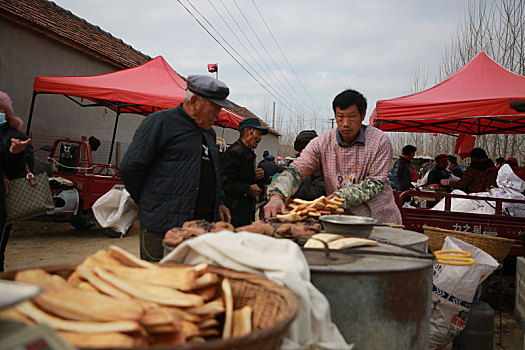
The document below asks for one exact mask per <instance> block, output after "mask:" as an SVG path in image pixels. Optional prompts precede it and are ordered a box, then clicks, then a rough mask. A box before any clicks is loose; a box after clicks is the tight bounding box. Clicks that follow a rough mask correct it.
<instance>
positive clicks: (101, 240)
mask: <svg viewBox="0 0 525 350" xmlns="http://www.w3.org/2000/svg"><path fill="white" fill-rule="evenodd" d="M109 245H117V246H119V247H121V248H123V249H126V250H127V251H129V252H131V253H133V254H135V255H137V256H138V255H139V225H138V222H135V224H134V226H133V228H132V229H131V231H130V232H129V233H128V235H126V236H125V237H122V238H108V237H107V236H105V234H104V230H103V229H101V228H100V227H95V228H93V229H91V230H76V229H73V228H72V226H71V225H70V224H68V223H49V222H36V221H30V222H24V223H19V224H15V225H13V229H12V231H11V236H10V238H9V242H8V244H7V250H6V261H5V270H6V271H13V270H19V269H26V268H31V267H42V266H50V265H60V264H75V263H79V262H81V261H82V260H83V259H84V258H85V257H87V256H88V255H90V254H93V253H95V252H96V251H98V250H100V249H107V247H108V246H109ZM514 288H515V286H514V277H513V276H512V275H510V276H504V278H503V282H502V284H501V286H500V285H498V284H497V283H493V284H492V285H491V288H490V289H489V293H488V296H487V299H486V301H487V302H488V303H489V304H490V305H491V306H492V308H493V309H494V310H495V311H496V317H495V319H494V349H505V350H518V349H525V347H524V342H523V330H522V328H521V327H520V325H519V323H518V322H517V321H516V319H515V318H514V316H513V309H514V293H515V289H514ZM500 320H501V324H500Z"/></svg>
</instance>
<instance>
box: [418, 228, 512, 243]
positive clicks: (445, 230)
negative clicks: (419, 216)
mask: <svg viewBox="0 0 525 350" xmlns="http://www.w3.org/2000/svg"><path fill="white" fill-rule="evenodd" d="M423 230H424V231H425V232H426V231H429V232H439V233H453V234H456V235H465V236H471V237H475V238H480V239H490V240H496V241H500V242H502V243H514V240H513V239H509V238H504V237H495V236H489V235H481V234H478V233H472V232H465V231H455V230H447V229H444V228H441V227H433V226H425V227H423Z"/></svg>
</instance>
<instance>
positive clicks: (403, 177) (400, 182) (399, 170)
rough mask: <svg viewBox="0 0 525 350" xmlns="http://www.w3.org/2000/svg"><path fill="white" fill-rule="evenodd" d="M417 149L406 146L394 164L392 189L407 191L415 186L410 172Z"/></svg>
mask: <svg viewBox="0 0 525 350" xmlns="http://www.w3.org/2000/svg"><path fill="white" fill-rule="evenodd" d="M416 151H417V149H416V147H414V146H412V145H406V146H405V147H403V149H402V150H401V154H400V155H399V158H398V159H397V160H396V162H395V163H394V166H393V167H392V171H391V174H392V189H393V190H397V191H406V190H409V189H411V188H413V187H414V186H412V182H411V181H410V180H412V172H411V170H410V163H411V162H412V159H413V158H414V156H415V155H416Z"/></svg>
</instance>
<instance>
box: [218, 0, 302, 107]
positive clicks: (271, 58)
mask: <svg viewBox="0 0 525 350" xmlns="http://www.w3.org/2000/svg"><path fill="white" fill-rule="evenodd" d="M220 1H221V2H222V0H220ZM233 3H234V4H235V6H236V7H237V10H239V12H240V14H241V15H242V17H243V18H244V21H245V22H246V24H247V25H248V27H249V28H250V30H251V31H252V33H253V35H254V36H255V38H256V39H257V41H258V42H259V44H260V45H261V47H262V48H263V50H264V51H265V52H266V55H267V56H268V58H269V59H270V60H271V61H272V63H273V65H274V66H275V68H276V69H277V72H279V74H280V75H281V77H282V78H283V79H284V81H285V82H287V83H288V85H290V88H291V89H292V91H293V92H295V95H296V96H297V97H298V98H299V100H301V102H302V103H303V105H305V106H306V105H307V104H306V102H305V101H304V100H303V99H302V97H301V96H300V95H299V94H298V93H297V91H296V90H295V88H294V87H293V85H291V84H290V81H289V80H288V79H287V78H286V76H285V75H284V74H283V73H282V70H281V68H280V67H279V66H278V65H277V63H276V62H275V60H274V59H273V57H272V56H271V55H270V53H269V52H268V50H267V49H266V46H265V45H264V43H263V42H262V41H261V39H260V37H259V35H257V33H256V32H255V30H254V29H253V26H252V25H251V23H250V21H248V19H247V18H246V16H245V14H244V12H243V11H242V9H241V8H240V7H239V5H238V4H237V1H236V0H233ZM238 26H239V25H238ZM239 29H241V31H242V28H241V27H240V26H239ZM243 34H244V31H243ZM245 37H246V39H247V40H248V42H249V43H250V45H251V46H252V47H253V48H254V50H255V52H256V53H257V54H258V55H259V58H260V59H261V60H262V61H263V62H264V64H265V65H266V67H267V68H268V70H270V71H271V68H270V66H268V64H267V63H266V61H265V60H264V59H263V58H262V56H261V55H260V54H259V51H257V49H256V48H255V46H253V44H252V43H251V41H250V40H249V39H248V37H247V36H246V35H245ZM283 88H285V89H286V91H287V92H288V93H289V94H290V95H293V94H292V93H290V90H288V88H287V87H286V86H285V85H284V84H283Z"/></svg>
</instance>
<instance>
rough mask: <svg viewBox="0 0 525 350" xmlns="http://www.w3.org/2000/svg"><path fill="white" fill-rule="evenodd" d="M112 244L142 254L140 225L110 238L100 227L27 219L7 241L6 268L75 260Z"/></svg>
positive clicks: (12, 268)
mask: <svg viewBox="0 0 525 350" xmlns="http://www.w3.org/2000/svg"><path fill="white" fill-rule="evenodd" d="M109 245H117V246H119V247H121V248H123V249H126V250H127V251H129V252H130V253H133V254H135V255H137V256H138V255H139V225H138V222H135V225H134V226H133V228H132V230H131V231H130V232H129V233H128V235H127V236H125V237H123V238H108V237H107V236H105V235H104V231H103V230H102V229H101V228H100V227H95V228H93V229H90V230H77V229H74V228H73V227H72V226H71V225H70V224H68V223H50V222H36V221H30V222H23V223H18V224H15V225H13V229H12V231H11V236H10V237H9V241H8V243H7V249H6V260H5V266H4V268H5V271H12V270H19V269H25V268H30V267H41V266H49V265H59V264H74V263H79V262H81V261H82V260H84V259H85V258H86V257H87V256H88V255H90V254H93V253H95V252H96V251H98V250H100V249H105V250H107V247H108V246H109Z"/></svg>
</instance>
